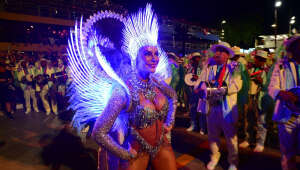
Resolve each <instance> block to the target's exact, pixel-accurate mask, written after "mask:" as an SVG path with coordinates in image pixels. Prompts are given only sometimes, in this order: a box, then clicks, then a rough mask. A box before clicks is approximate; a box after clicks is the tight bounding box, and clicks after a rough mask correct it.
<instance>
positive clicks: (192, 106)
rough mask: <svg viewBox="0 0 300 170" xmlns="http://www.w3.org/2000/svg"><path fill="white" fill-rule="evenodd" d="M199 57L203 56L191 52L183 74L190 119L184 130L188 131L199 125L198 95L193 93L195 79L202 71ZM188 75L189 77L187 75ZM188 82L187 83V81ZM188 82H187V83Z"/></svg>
mask: <svg viewBox="0 0 300 170" xmlns="http://www.w3.org/2000/svg"><path fill="white" fill-rule="evenodd" d="M201 58H203V57H202V56H201V54H200V53H198V52H194V53H192V54H191V59H190V63H189V66H188V68H187V74H186V75H185V76H186V77H185V81H186V86H187V89H186V91H187V97H188V101H189V107H188V108H189V114H190V119H191V125H190V127H189V128H187V129H186V130H187V131H188V132H190V131H193V130H196V129H197V125H199V121H198V120H199V119H198V115H197V106H198V99H199V97H198V96H197V95H196V94H195V92H194V87H195V85H196V83H197V80H198V79H199V76H200V74H201V71H202V68H203V67H202V66H203V63H200V62H203V60H201ZM189 75H190V77H189ZM188 82H189V83H188ZM187 83H188V84H187ZM200 131H201V133H202V134H203V133H204V132H203V131H204V129H201V130H200Z"/></svg>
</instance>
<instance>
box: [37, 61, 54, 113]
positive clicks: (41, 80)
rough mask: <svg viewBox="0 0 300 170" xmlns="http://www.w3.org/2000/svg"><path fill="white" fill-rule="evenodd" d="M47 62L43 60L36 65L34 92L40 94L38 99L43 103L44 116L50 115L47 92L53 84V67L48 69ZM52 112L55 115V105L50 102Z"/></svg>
mask: <svg viewBox="0 0 300 170" xmlns="http://www.w3.org/2000/svg"><path fill="white" fill-rule="evenodd" d="M49 65H50V64H49V61H48V60H46V59H43V60H41V61H39V62H37V63H36V78H35V79H36V82H37V85H36V90H37V91H38V92H40V97H41V99H42V102H43V106H44V109H45V111H46V115H50V113H51V108H50V104H49V99H48V97H49V91H50V89H51V88H52V85H53V82H52V81H51V76H52V74H53V73H54V69H53V67H49ZM51 106H52V111H53V112H54V113H55V114H56V112H57V105H55V102H51Z"/></svg>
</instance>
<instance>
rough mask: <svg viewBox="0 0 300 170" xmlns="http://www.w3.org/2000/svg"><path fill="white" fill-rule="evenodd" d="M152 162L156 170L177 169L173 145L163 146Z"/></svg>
mask: <svg viewBox="0 0 300 170" xmlns="http://www.w3.org/2000/svg"><path fill="white" fill-rule="evenodd" d="M151 164H152V167H153V168H154V169H155V170H166V169H167V170H176V169H177V168H176V159H175V155H174V152H173V149H172V147H171V145H168V146H162V147H161V149H160V150H159V152H158V153H157V154H156V156H155V158H154V159H153V160H152V161H151Z"/></svg>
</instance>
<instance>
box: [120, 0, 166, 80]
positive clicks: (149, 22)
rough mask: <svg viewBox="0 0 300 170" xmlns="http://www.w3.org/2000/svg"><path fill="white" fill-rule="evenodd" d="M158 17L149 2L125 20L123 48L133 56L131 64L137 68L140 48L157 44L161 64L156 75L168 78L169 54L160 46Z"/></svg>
mask: <svg viewBox="0 0 300 170" xmlns="http://www.w3.org/2000/svg"><path fill="white" fill-rule="evenodd" d="M158 30H159V26H158V19H157V16H156V15H155V13H154V12H153V10H152V5H151V4H147V5H146V8H145V9H140V10H139V11H138V13H136V14H133V15H131V16H129V17H128V18H127V20H126V22H125V29H124V31H123V34H124V43H123V44H124V47H123V49H124V50H125V51H126V52H127V53H128V54H129V56H130V58H131V66H132V68H133V70H135V69H136V59H137V56H138V52H139V50H140V48H142V47H144V46H156V47H157V48H158V53H159V56H158V57H159V59H160V61H159V64H158V66H157V68H156V75H157V76H158V77H159V78H161V79H164V78H167V76H168V75H167V74H168V72H167V65H168V60H167V55H166V53H165V52H164V51H163V50H162V49H161V48H160V46H159V43H158Z"/></svg>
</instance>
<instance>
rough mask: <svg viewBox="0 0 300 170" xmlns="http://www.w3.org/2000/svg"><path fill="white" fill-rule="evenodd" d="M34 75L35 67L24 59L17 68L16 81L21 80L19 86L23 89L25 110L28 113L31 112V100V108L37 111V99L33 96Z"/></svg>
mask: <svg viewBox="0 0 300 170" xmlns="http://www.w3.org/2000/svg"><path fill="white" fill-rule="evenodd" d="M34 77H35V67H34V66H33V65H30V64H29V63H28V62H27V61H26V60H24V61H22V62H21V66H20V68H19V70H18V81H19V82H21V84H20V86H21V88H22V90H23V91H24V98H25V105H26V112H25V114H29V113H30V112H31V102H30V100H31V99H32V102H33V108H34V111H35V112H39V109H38V105H37V99H36V96H35V89H34V81H33V78H34Z"/></svg>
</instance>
